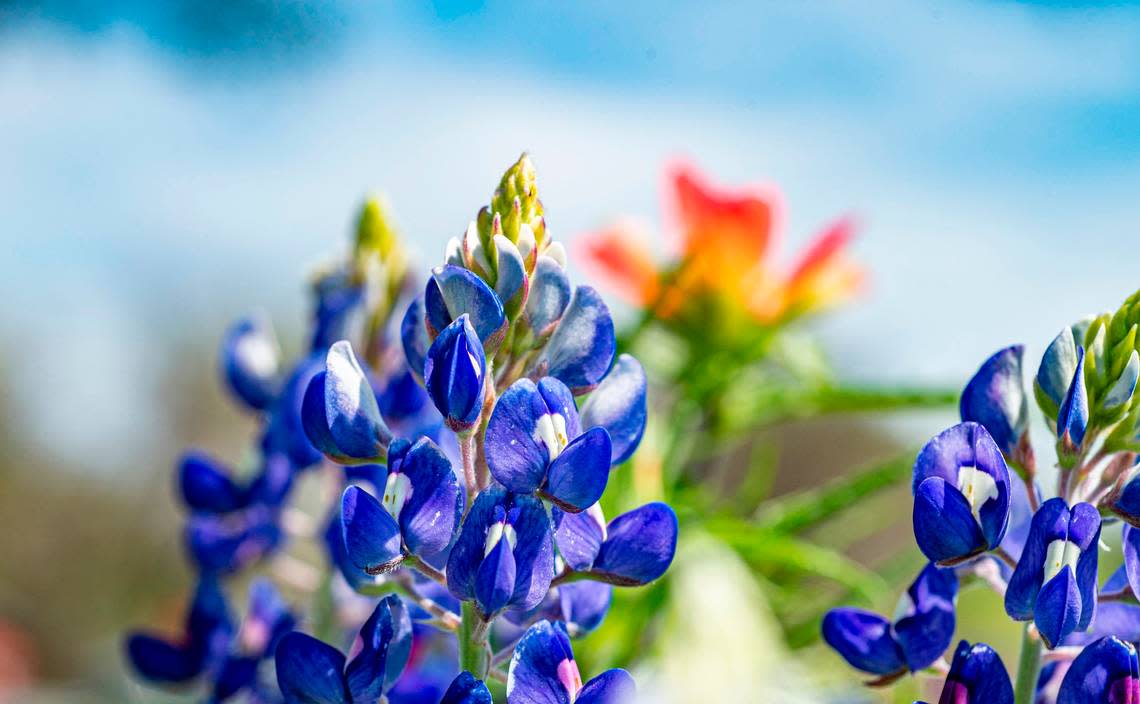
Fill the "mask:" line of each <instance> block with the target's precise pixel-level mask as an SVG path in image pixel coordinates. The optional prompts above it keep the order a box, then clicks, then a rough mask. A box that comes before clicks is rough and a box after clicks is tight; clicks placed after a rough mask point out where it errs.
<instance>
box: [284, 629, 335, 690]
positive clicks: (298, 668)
mask: <svg viewBox="0 0 1140 704" xmlns="http://www.w3.org/2000/svg"><path fill="white" fill-rule="evenodd" d="M276 661H277V685H278V686H279V687H280V688H281V694H282V695H283V696H284V697H285V702H286V704H350V702H351V701H352V700H351V699H350V698H349V693H348V690H347V689H346V687H345V682H344V655H342V654H341V653H340V651H339V650H337V649H336V648H334V647H332V646H331V645H327V644H325V643H322V642H321V641H319V640H317V639H316V638H313V637H312V636H308V635H305V634H304V633H299V632H297V631H294V632H293V633H289V634H288V635H286V636H285V637H284V638H282V639H281V643H280V644H279V645H278V646H277V655H276Z"/></svg>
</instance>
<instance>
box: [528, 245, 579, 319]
mask: <svg viewBox="0 0 1140 704" xmlns="http://www.w3.org/2000/svg"><path fill="white" fill-rule="evenodd" d="M569 303H570V278H569V277H567V276H566V271H565V270H564V269H563V268H562V267H561V266H559V264H558V262H556V261H554V260H553V259H551V258H550V257H548V256H546V255H540V256H539V257H538V262H537V263H536V264H535V266H534V273H533V274H531V278H530V294H529V296H528V297H527V301H526V320H527V323H528V324H529V325H530V327H531V330H533V331H534V334H535V335H536V336H537V337H538V338H539V339H542V338H543V337H545V336H547V335H549V334H550V333H551V332H553V329H554V325H555V324H556V323H557V322H558V321H559V320H560V319H561V318H562V314H563V313H564V312H565V310H566V306H567V305H568V304H569Z"/></svg>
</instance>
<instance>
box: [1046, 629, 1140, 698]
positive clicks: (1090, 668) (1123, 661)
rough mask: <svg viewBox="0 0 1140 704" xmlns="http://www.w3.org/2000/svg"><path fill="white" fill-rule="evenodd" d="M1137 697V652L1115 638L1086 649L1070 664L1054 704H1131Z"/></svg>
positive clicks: (1106, 639) (1138, 685)
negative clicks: (1105, 703)
mask: <svg viewBox="0 0 1140 704" xmlns="http://www.w3.org/2000/svg"><path fill="white" fill-rule="evenodd" d="M1138 697H1140V682H1138V681H1137V678H1136V649H1135V648H1134V647H1133V646H1132V644H1131V643H1126V642H1124V641H1123V640H1120V639H1119V638H1115V637H1111V636H1109V637H1106V638H1102V639H1100V640H1098V641H1096V642H1095V643H1093V644H1091V645H1089V646H1088V647H1086V648H1085V649H1084V650H1082V651H1081V654H1080V655H1078V656H1077V657H1076V659H1075V660H1073V664H1072V665H1070V666H1069V671H1068V672H1066V673H1065V679H1064V680H1062V681H1061V689H1060V690H1059V691H1058V693H1057V704H1102V703H1104V702H1107V703H1108V704H1133V703H1134V702H1136V701H1137V698H1138Z"/></svg>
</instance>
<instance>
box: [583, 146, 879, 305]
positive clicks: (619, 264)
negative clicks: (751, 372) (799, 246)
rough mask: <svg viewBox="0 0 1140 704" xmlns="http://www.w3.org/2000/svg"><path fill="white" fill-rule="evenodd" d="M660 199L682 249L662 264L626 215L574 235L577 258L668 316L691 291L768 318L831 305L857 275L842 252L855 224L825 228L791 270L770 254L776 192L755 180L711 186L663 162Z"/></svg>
mask: <svg viewBox="0 0 1140 704" xmlns="http://www.w3.org/2000/svg"><path fill="white" fill-rule="evenodd" d="M666 173H667V185H666V201H667V203H668V205H669V210H670V211H671V212H670V215H671V216H672V218H673V223H672V225H673V227H674V229H675V230H676V231H677V233H678V234H679V238H678V239H679V244H680V251H679V252H677V254H676V256H675V261H674V262H672V263H671V264H669V265H666V266H665V267H660V266H659V265H658V264H657V263H656V262H655V261H654V259H653V256H652V255H651V253H650V249H649V246H648V245H647V244H646V243H645V239H644V238H643V237H639V236H638V235H639V229H638V228H636V227H634V226H632V225H630V224H629V223H628V222H623V223H618V224H617V225H615V226H613V227H611V228H608V229H606V230H602V231H600V232H596V233H592V234H588V235H583V236H582V237H579V238H578V240H577V246H578V248H579V250H580V254H581V255H582V261H583V262H584V263H585V265H586V266H587V267H589V268H590V269H591V270H592V273H593V274H595V275H596V276H597V277H598V278H600V279H602V280H603V281H604V282H605V283H607V284H608V285H609V286H610V287H611V288H613V289H614V290H615V291H616V292H617V293H618V294H619V295H622V296H623V297H625V298H627V299H628V300H629V301H630V302H632V303H634V304H636V305H639V306H642V307H654V308H655V309H656V313H657V314H658V315H659V316H661V317H671V316H672V315H674V314H675V313H676V311H677V310H678V308H679V307H680V306H683V305H684V302H685V301H686V300H687V299H688V298H689V297H690V296H691V295H693V294H713V295H716V296H718V297H721V298H723V299H724V300H726V301H728V302H730V303H732V304H733V305H736V306H738V307H739V308H741V309H743V310H745V311H747V312H748V313H749V314H750V315H751V316H752V317H753V318H754V319H756V320H757V321H759V322H761V323H765V324H771V323H775V322H778V321H779V320H782V319H786V318H788V317H791V316H795V315H801V314H804V313H808V312H812V311H816V310H819V309H821V308H825V307H827V306H830V305H833V304H834V303H837V302H839V301H842V300H844V299H846V298H848V297H850V296H851V295H852V294H853V293H854V292H855V291H856V290H858V288H859V287H860V286H861V285H862V282H863V276H864V275H863V270H862V269H861V268H860V267H859V266H857V265H856V264H854V263H853V262H852V261H850V259H849V258H848V257H847V244H848V242H849V241H850V239H851V237H852V234H853V231H854V226H853V223H852V221H851V220H850V219H849V218H844V219H842V220H840V221H838V222H836V223H835V224H833V225H831V226H830V227H828V228H827V229H826V230H825V231H824V232H823V233H822V234H821V235H820V236H819V237H818V238H817V239H816V240H815V241H814V242H813V243H812V244H811V245H810V246H809V247H808V249H807V251H806V252H805V253H804V255H803V256H802V257H801V259H800V261H799V262H798V263H797V264H796V265H795V266H794V267H792V268H791V271H790V273H784V272H783V271H781V270H780V269H779V268H778V267H777V266H776V264H775V262H773V261H772V259H773V256H772V253H773V250H774V249H775V243H776V238H777V235H778V233H779V231H780V226H781V224H782V205H781V200H780V197H779V194H778V193H777V192H776V191H775V190H774V189H771V188H764V187H759V186H753V187H749V188H742V189H731V190H730V189H724V188H720V187H715V186H712V185H710V184H709V183H708V181H706V180H705V179H704V178H703V177H702V176H701V175H700V174H699V173H698V172H697V170H696V169H695V168H694V167H693V166H691V165H688V164H677V165H674V166H672V167H670V168H669V169H668V170H667V172H666Z"/></svg>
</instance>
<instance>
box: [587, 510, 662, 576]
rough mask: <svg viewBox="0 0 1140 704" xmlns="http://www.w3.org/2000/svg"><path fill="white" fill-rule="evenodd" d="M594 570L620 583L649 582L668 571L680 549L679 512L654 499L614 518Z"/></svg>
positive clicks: (597, 573) (595, 572)
mask: <svg viewBox="0 0 1140 704" xmlns="http://www.w3.org/2000/svg"><path fill="white" fill-rule="evenodd" d="M607 532H608V534H609V537H607V538H606V541H605V542H604V543H602V549H601V551H600V552H599V553H598V559H597V560H595V561H594V567H593V569H592V570H591V571H592V572H593V573H594V574H596V575H599V576H601V577H603V578H604V579H605V581H607V582H610V583H611V584H616V585H618V586H635V585H639V584H647V583H649V582H652V581H653V580H655V579H657V578H658V577H660V576H661V575H663V574H665V570H667V569H669V565H670V564H671V563H672V562H673V555H674V553H675V552H676V551H677V514H675V513H673V509H671V508H669V507H668V506H667V505H665V504H663V503H659V502H658V503H650V504H646V505H644V506H642V507H641V508H637V509H634V510H633V511H630V512H629V513H624V514H622V515H620V516H618V517H617V518H615V519H614V520H613V521H611V522H610V525H609V528H608V531H607Z"/></svg>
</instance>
